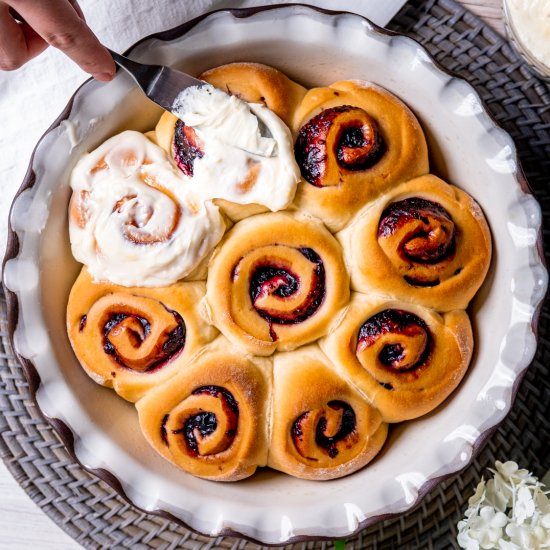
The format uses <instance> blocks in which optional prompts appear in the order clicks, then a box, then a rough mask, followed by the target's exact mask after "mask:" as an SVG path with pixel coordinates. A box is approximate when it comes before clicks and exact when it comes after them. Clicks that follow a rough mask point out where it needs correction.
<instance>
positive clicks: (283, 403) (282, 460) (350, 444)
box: [268, 346, 388, 479]
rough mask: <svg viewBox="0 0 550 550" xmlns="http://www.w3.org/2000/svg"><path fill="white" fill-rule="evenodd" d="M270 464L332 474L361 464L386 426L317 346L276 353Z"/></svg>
mask: <svg viewBox="0 0 550 550" xmlns="http://www.w3.org/2000/svg"><path fill="white" fill-rule="evenodd" d="M273 384H274V388H273V414H272V427H271V441H270V446H269V458H268V466H271V467H272V468H275V469H277V470H281V471H282V472H285V473H287V474H290V475H293V476H296V477H300V478H304V479H334V478H337V477H342V476H345V475H347V474H350V473H352V472H355V471H356V470H358V469H359V468H362V467H363V466H365V465H366V464H367V463H368V462H370V461H371V460H372V459H373V457H374V456H375V455H376V454H377V453H378V451H379V450H380V449H381V447H382V445H383V444H384V441H385V439H386V435H387V431H388V427H387V424H385V423H384V422H383V421H382V418H381V416H380V413H379V412H378V411H377V410H376V409H374V408H373V407H371V406H370V405H369V404H368V403H367V402H366V401H365V399H364V398H363V397H362V396H361V395H360V394H359V393H358V392H357V391H356V390H354V389H353V388H352V387H351V386H350V385H349V384H348V383H346V382H345V381H344V380H343V379H342V378H340V377H339V376H338V375H337V374H335V372H334V367H332V366H331V364H330V362H329V360H328V359H327V357H326V356H325V355H324V354H323V353H322V352H321V350H320V349H319V348H318V347H317V346H307V347H305V348H301V349H299V350H296V351H293V352H288V353H279V354H277V355H276V356H275V359H274V380H273Z"/></svg>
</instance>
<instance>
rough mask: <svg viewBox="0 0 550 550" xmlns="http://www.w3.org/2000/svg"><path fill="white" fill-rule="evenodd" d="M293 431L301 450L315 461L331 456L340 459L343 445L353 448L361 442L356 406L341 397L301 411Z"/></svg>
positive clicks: (299, 451) (294, 440) (301, 453)
mask: <svg viewBox="0 0 550 550" xmlns="http://www.w3.org/2000/svg"><path fill="white" fill-rule="evenodd" d="M291 434H292V441H293V442H294V446H295V447H296V450H297V451H298V453H299V454H300V455H301V456H302V457H304V458H305V459H307V460H311V461H315V462H317V461H319V459H320V458H322V457H324V458H326V457H327V456H328V457H329V458H336V457H337V456H338V454H339V452H340V449H341V448H344V449H346V450H349V449H351V448H352V447H353V446H354V445H355V444H357V442H358V441H359V434H358V433H357V430H356V418H355V412H354V410H353V408H352V407H351V406H350V405H349V404H348V403H346V402H344V401H338V400H335V401H329V402H328V403H327V404H326V406H323V407H320V408H318V409H315V410H310V411H306V412H304V413H303V414H301V415H300V416H299V417H298V418H297V419H296V420H295V421H294V423H293V424H292V428H291ZM319 455H321V456H319Z"/></svg>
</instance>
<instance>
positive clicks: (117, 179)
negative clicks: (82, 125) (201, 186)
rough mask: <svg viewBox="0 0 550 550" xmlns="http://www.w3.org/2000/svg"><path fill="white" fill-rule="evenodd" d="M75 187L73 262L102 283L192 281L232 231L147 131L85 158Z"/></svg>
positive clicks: (73, 179)
mask: <svg viewBox="0 0 550 550" xmlns="http://www.w3.org/2000/svg"><path fill="white" fill-rule="evenodd" d="M71 187H72V189H73V195H72V198H71V202H70V205H69V234H70V239H71V248H72V252H73V256H74V257H75V258H76V260H78V261H80V262H82V263H83V264H85V265H86V266H87V267H88V269H89V271H90V273H91V274H92V276H93V277H94V279H95V280H99V281H110V282H112V283H115V284H119V285H123V286H164V285H169V284H171V283H174V282H175V281H177V280H178V279H180V278H182V277H185V276H186V275H189V274H190V273H191V272H192V271H193V270H194V269H195V268H196V267H197V266H198V265H199V264H200V262H201V261H203V260H204V259H205V258H206V257H207V256H208V254H209V253H210V252H211V251H212V249H213V248H214V246H215V245H216V244H217V243H218V241H219V240H220V239H221V237H222V235H223V233H224V230H225V223H224V221H223V218H222V217H221V214H220V213H219V211H218V208H217V207H216V206H215V205H213V204H212V203H211V202H204V201H202V200H201V199H199V198H198V197H197V196H195V195H194V194H193V193H191V191H190V189H189V186H188V185H187V184H186V181H185V179H184V178H183V177H182V176H181V175H180V174H179V173H178V171H177V170H176V169H175V168H174V166H173V165H172V163H171V162H170V161H169V160H168V158H167V157H166V154H165V153H164V151H163V150H162V149H160V148H159V147H158V146H157V145H155V144H154V143H152V142H151V141H150V140H149V139H148V138H146V137H145V136H144V135H143V134H141V133H139V132H134V131H130V130H128V131H126V132H122V133H121V134H118V135H116V136H113V137H112V138H110V139H108V140H107V141H105V142H104V143H103V144H102V145H100V146H99V147H98V148H97V149H96V150H95V151H93V152H91V153H89V154H87V155H85V156H84V157H82V158H81V159H80V161H79V162H78V164H77V165H76V167H75V168H74V170H73V172H72V174H71Z"/></svg>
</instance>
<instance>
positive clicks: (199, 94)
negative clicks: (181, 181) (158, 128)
mask: <svg viewBox="0 0 550 550" xmlns="http://www.w3.org/2000/svg"><path fill="white" fill-rule="evenodd" d="M172 112H173V113H174V114H175V115H176V116H177V117H178V118H180V119H181V120H182V121H183V122H184V123H185V125H186V126H190V127H191V128H193V130H194V131H195V133H196V135H197V137H198V141H199V143H200V147H201V150H202V153H203V155H202V157H197V158H195V160H194V164H193V176H192V182H193V190H195V191H196V192H197V193H199V194H200V196H201V197H203V199H205V200H208V199H225V200H228V201H231V202H234V203H237V204H261V205H263V206H265V207H267V208H269V209H270V210H271V211H277V210H283V209H285V208H287V207H288V206H289V205H290V203H291V202H292V200H293V198H294V194H295V192H296V186H297V185H298V182H299V181H300V169H299V168H298V165H297V164H296V161H295V159H294V152H293V144H292V135H291V133H290V130H289V129H288V127H287V126H286V125H285V123H284V122H283V121H282V120H281V119H280V118H279V117H278V116H277V115H276V114H275V113H273V112H272V111H270V110H269V109H268V108H267V107H265V106H264V105H260V104H255V103H246V102H244V101H242V100H241V99H239V98H237V97H235V96H231V95H228V94H226V93H225V92H223V91H221V90H218V89H216V88H214V87H213V86H211V85H210V84H204V85H203V86H194V87H191V88H186V89H185V90H183V91H182V92H181V93H180V94H179V95H178V97H177V98H176V100H175V101H174V105H173V107H172Z"/></svg>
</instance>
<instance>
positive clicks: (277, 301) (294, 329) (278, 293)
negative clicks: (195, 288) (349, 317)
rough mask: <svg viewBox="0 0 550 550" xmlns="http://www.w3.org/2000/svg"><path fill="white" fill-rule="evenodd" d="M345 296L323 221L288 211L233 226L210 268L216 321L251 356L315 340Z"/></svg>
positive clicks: (344, 278)
mask: <svg viewBox="0 0 550 550" xmlns="http://www.w3.org/2000/svg"><path fill="white" fill-rule="evenodd" d="M348 298H349V276H348V274H347V270H346V266H345V264H344V262H343V258H342V251H341V248H340V247H339V245H338V242H337V241H336V239H335V238H334V237H333V236H332V235H331V234H330V233H329V232H328V231H327V230H326V229H325V228H324V227H323V226H322V225H321V224H320V223H318V222H315V221H312V220H310V219H307V218H305V219H300V218H296V217H294V216H291V215H289V214H286V213H284V214H282V213H274V214H262V215H259V216H252V217H251V218H249V219H247V220H243V221H241V222H239V223H238V224H236V225H235V226H234V228H233V229H231V231H230V232H229V234H228V237H227V238H226V239H225V240H224V242H223V243H222V245H221V246H220V247H219V248H218V249H217V251H216V253H215V254H214V256H213V258H212V261H211V262H210V265H209V267H208V280H207V291H206V299H207V305H208V313H209V314H210V316H211V318H212V322H213V324H214V325H215V326H216V327H217V328H218V329H219V330H220V331H221V332H222V333H223V335H224V336H226V337H227V338H229V339H230V340H231V341H232V342H233V343H234V344H235V345H237V346H239V347H240V348H244V349H245V350H246V351H248V352H250V353H253V354H254V355H262V356H267V355H271V354H272V353H273V352H274V351H276V350H279V351H290V350H292V349H295V348H297V347H299V346H302V345H304V344H307V343H309V342H311V341H313V340H315V339H316V338H319V337H320V336H322V335H323V334H324V333H325V332H326V330H328V326H329V324H330V322H331V321H332V319H333V317H334V315H336V314H337V312H338V311H340V309H341V308H342V307H344V306H345V304H346V302H347V300H348Z"/></svg>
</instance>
